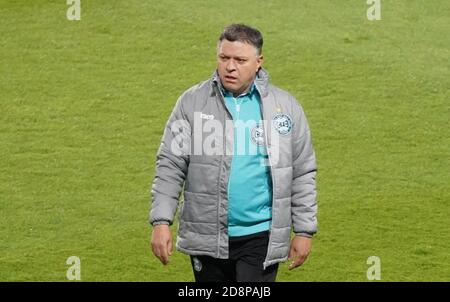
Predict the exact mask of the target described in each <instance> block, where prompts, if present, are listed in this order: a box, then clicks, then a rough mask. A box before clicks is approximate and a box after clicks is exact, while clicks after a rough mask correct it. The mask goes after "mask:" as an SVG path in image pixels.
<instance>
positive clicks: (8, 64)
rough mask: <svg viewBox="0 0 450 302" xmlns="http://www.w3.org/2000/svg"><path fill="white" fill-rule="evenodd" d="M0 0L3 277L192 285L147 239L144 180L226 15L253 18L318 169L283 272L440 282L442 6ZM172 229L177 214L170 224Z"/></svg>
mask: <svg viewBox="0 0 450 302" xmlns="http://www.w3.org/2000/svg"><path fill="white" fill-rule="evenodd" d="M68 8H69V6H68V5H67V4H66V1H65V0H59V1H56V0H54V1H44V0H33V1H25V0H22V1H6V0H0V50H1V53H0V54H1V55H0V98H1V99H0V156H1V157H0V158H1V160H0V281H65V280H67V279H66V270H67V269H68V268H69V266H68V265H67V264H66V259H67V258H68V257H69V256H72V255H75V256H78V257H79V258H80V259H81V280H82V281H192V280H193V276H192V271H191V267H190V263H189V259H188V257H187V256H185V255H183V254H181V253H178V252H176V253H175V254H174V255H173V256H172V258H171V262H170V264H169V265H168V266H166V267H164V266H162V265H161V264H160V263H159V262H158V261H157V259H156V258H155V257H153V255H152V254H151V251H150V249H149V238H150V237H149V236H150V233H151V228H150V226H149V225H148V211H149V207H150V185H151V182H152V178H153V175H154V169H155V155H156V151H157V148H158V147H159V143H160V137H161V135H162V131H163V127H164V125H165V123H166V120H167V118H168V116H169V114H170V112H171V110H172V107H173V105H174V104H175V101H176V99H177V98H178V96H179V95H180V94H181V93H182V92H183V91H184V90H185V89H187V88H188V87H190V86H192V85H194V84H196V83H198V82H200V81H202V80H205V79H207V78H208V77H209V76H210V75H211V74H212V72H213V71H214V68H215V46H216V40H217V38H218V36H219V34H220V32H221V31H222V29H223V27H224V26H225V25H227V24H229V23H234V22H243V23H246V24H249V25H252V26H255V27H257V28H259V29H260V30H261V31H262V33H263V35H264V38H265V45H264V55H265V60H266V61H265V65H264V66H265V68H266V69H267V70H268V71H269V73H270V75H271V78H272V82H273V83H274V84H275V85H277V86H279V87H281V88H283V89H286V90H288V91H290V92H291V93H292V94H293V95H295V96H296V97H297V98H298V100H299V101H300V103H301V104H302V105H303V107H304V109H305V112H306V114H307V116H308V120H309V123H310V127H311V131H312V135H313V140H314V144H315V149H316V155H317V161H318V166H319V174H318V179H317V181H318V204H319V233H318V234H317V236H316V237H315V239H314V245H313V251H312V254H311V256H310V257H309V259H308V261H307V262H306V263H305V264H304V265H303V266H302V267H301V268H299V269H296V270H293V271H288V269H287V264H283V265H282V266H281V267H280V270H279V274H278V281H367V277H366V271H367V269H368V268H369V265H368V264H367V263H366V260H367V258H368V257H370V256H378V257H380V259H381V279H382V281H450V252H449V250H450V219H449V215H450V204H449V203H450V190H449V189H450V186H449V179H450V172H449V171H450V169H449V160H450V151H449V149H450V131H449V116H450V110H449V109H450V106H449V99H450V98H449V96H450V94H449V88H450V81H449V79H450V77H449V75H450V74H449V67H450V63H449V58H450V56H449V52H450V3H449V2H448V1H447V0H434V1H425V0H422V1H419V0H411V1H407V0H395V1H394V0H382V1H381V17H382V19H381V20H379V21H369V20H368V19H367V17H366V11H367V9H368V8H369V6H368V5H367V4H366V1H365V0H360V1H357V0H351V1H350V0H347V1H324V0H320V1H319V0H316V1H307V0H302V1H298V0H289V1H270V0H269V1H234V0H232V1H217V0H208V1H199V0H190V1H179V0H178V1H175V0H167V1H152V0H146V1H142V0H141V1H138V0H129V1H113V0H95V1H88V0H81V20H80V21H69V20H67V18H66V12H67V9H68ZM172 229H173V231H174V232H175V231H176V225H175V226H173V227H172Z"/></svg>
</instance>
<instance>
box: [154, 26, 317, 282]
mask: <svg viewBox="0 0 450 302" xmlns="http://www.w3.org/2000/svg"><path fill="white" fill-rule="evenodd" d="M262 46H263V38H262V35H261V33H260V32H259V31H258V30H256V29H254V28H251V27H248V26H246V25H242V24H232V25H229V26H227V27H226V28H225V29H224V31H223V32H222V34H221V36H220V38H219V41H218V45H217V70H216V72H215V73H214V75H213V76H212V78H211V79H209V80H207V81H205V82H202V83H200V84H198V85H196V86H193V87H192V88H190V89H188V90H187V91H186V92H185V93H184V94H183V95H182V96H181V97H180V98H179V99H178V101H177V104H176V105H175V108H174V110H173V112H172V115H171V117H170V118H169V121H168V123H167V126H166V129H165V131H164V134H163V138H162V143H161V146H160V148H159V151H158V155H157V163H156V176H155V179H154V182H153V186H152V198H153V202H152V208H151V212H150V223H151V224H152V225H153V232H152V240H151V246H152V250H153V253H154V254H155V256H156V257H158V258H159V259H160V261H161V262H162V263H163V264H164V265H166V264H167V263H168V261H169V257H170V255H171V254H172V251H173V246H172V236H171V233H170V229H169V225H171V224H172V222H173V220H174V216H175V212H176V210H177V207H178V203H179V197H180V194H181V191H182V188H183V185H184V190H183V193H184V194H183V195H184V202H183V205H182V207H181V211H180V215H179V229H178V234H177V242H176V247H177V249H178V250H179V251H181V252H183V253H186V254H188V255H190V257H191V264H192V267H193V272H194V276H195V280H196V281H275V279H276V274H277V270H278V263H279V262H281V261H285V260H287V259H288V258H289V259H291V260H292V262H291V264H290V266H289V268H290V269H293V268H296V267H298V266H300V265H301V264H303V262H304V261H305V260H306V258H307V257H308V255H309V253H310V250H311V240H312V236H313V234H315V233H316V231H317V219H316V213H317V205H316V183H315V177H316V171H317V168H316V162H315V155H314V150H313V146H312V141H311V135H310V130H309V127H308V123H307V120H306V117H305V114H304V112H303V110H302V108H301V107H300V105H299V104H298V102H297V101H296V99H295V98H294V97H292V96H291V95H290V94H289V93H287V92H285V91H283V90H281V89H279V88H276V87H274V86H272V85H271V84H269V79H268V74H267V72H266V71H265V70H264V69H263V68H262V67H261V65H262V63H263V55H262ZM230 122H231V124H232V126H231V127H227V126H229V125H230ZM203 123H204V124H205V125H204V126H202V125H203ZM213 130H214V131H213ZM206 134H208V135H206ZM291 229H293V231H294V233H295V236H294V237H293V239H292V241H291Z"/></svg>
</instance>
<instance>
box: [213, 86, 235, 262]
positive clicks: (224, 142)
mask: <svg viewBox="0 0 450 302" xmlns="http://www.w3.org/2000/svg"><path fill="white" fill-rule="evenodd" d="M214 88H215V90H216V94H218V95H219V99H220V101H221V103H222V106H223V107H224V108H225V119H224V122H225V127H224V130H225V131H224V135H223V139H222V143H223V148H224V152H225V153H226V140H227V135H226V134H227V133H226V122H227V119H226V115H227V114H228V116H229V117H230V118H231V120H232V121H233V116H232V115H231V113H230V111H229V110H228V108H227V106H226V105H225V100H224V99H223V96H222V94H221V93H220V91H219V87H217V83H216V84H215V85H214ZM233 122H234V121H233ZM224 156H225V155H224V154H222V155H221V157H220V170H219V183H220V178H221V176H222V165H223V157H224ZM227 192H228V183H227ZM221 201H222V198H221V194H220V192H219V204H218V205H217V258H219V257H220V217H219V211H220V204H221Z"/></svg>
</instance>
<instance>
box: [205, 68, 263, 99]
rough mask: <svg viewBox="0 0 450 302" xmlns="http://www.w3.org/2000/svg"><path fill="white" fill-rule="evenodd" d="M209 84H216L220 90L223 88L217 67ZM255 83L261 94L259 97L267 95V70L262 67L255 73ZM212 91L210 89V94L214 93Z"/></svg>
mask: <svg viewBox="0 0 450 302" xmlns="http://www.w3.org/2000/svg"><path fill="white" fill-rule="evenodd" d="M211 84H212V85H217V87H218V88H219V91H221V90H222V89H223V86H222V83H221V82H220V78H219V74H218V72H217V69H216V70H215V71H214V73H213V75H212V77H211ZM255 85H256V89H258V92H259V94H260V95H261V97H265V96H267V94H268V86H269V73H268V72H267V70H265V69H264V68H262V67H261V68H260V69H259V70H258V72H257V73H256V78H255ZM214 93H215V91H214V89H212V92H211V94H214Z"/></svg>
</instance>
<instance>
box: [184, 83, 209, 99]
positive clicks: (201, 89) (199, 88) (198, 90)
mask: <svg viewBox="0 0 450 302" xmlns="http://www.w3.org/2000/svg"><path fill="white" fill-rule="evenodd" d="M209 93H211V81H210V80H206V81H202V82H200V83H197V84H195V85H193V86H191V87H190V88H188V89H186V90H185V91H184V92H183V93H182V94H181V96H180V99H181V100H183V102H190V101H193V100H198V99H201V96H204V95H208V94H209Z"/></svg>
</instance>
